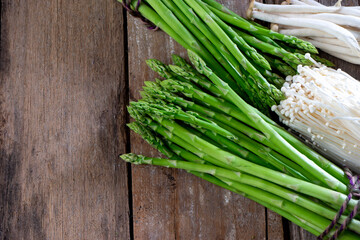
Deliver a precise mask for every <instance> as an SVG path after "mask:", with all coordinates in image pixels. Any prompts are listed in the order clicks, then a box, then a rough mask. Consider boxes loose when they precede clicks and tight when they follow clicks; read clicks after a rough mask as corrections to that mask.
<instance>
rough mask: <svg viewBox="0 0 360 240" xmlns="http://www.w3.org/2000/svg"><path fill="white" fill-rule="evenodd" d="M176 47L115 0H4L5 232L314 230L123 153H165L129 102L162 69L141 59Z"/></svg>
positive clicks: (170, 235)
mask: <svg viewBox="0 0 360 240" xmlns="http://www.w3.org/2000/svg"><path fill="white" fill-rule="evenodd" d="M223 2H226V5H228V6H229V7H231V8H232V9H234V10H236V11H238V12H240V13H241V14H244V12H245V9H246V8H247V5H248V2H247V0H242V1H235V0H233V1H223ZM323 2H326V1H325V0H324V1H323ZM328 2H329V1H328ZM333 3H335V0H333V1H331V4H333ZM346 3H347V4H355V5H356V4H359V2H358V1H357V0H353V1H346ZM171 53H177V54H180V55H182V56H185V52H184V50H183V48H182V47H180V46H179V45H178V44H177V43H176V42H174V41H173V40H171V39H170V38H169V37H168V36H166V35H165V34H164V33H162V32H160V31H157V32H153V31H149V30H147V29H146V28H145V27H144V26H143V25H142V24H141V23H140V22H139V21H138V20H135V19H133V18H130V17H129V16H128V15H126V14H125V12H124V11H123V9H122V7H121V5H120V4H119V3H117V2H116V1H115V0H102V1H99V0H77V1H70V0H49V1H36V0H22V1H20V0H1V55H0V71H1V81H0V144H1V148H0V150H1V151H0V156H1V161H0V191H1V193H0V239H11V240H12V239H15V240H17V239H276V240H281V239H315V238H314V237H313V236H311V235H309V234H308V233H306V232H305V231H303V230H301V229H299V228H297V227H296V226H294V225H293V224H291V223H289V222H287V221H286V220H284V219H282V218H281V217H279V216H278V215H276V214H274V213H273V212H271V211H268V210H267V209H265V208H264V207H262V206H261V205H259V204H256V203H254V202H252V201H250V200H247V199H246V198H244V197H241V196H238V195H236V194H232V193H230V192H228V191H226V190H223V189H220V188H218V187H216V186H213V185H211V184H209V183H207V182H204V181H202V180H199V179H197V178H196V177H194V176H192V175H190V174H187V173H185V172H184V171H177V170H172V169H165V168H160V167H153V166H130V165H127V164H125V163H124V162H122V161H120V160H119V159H118V157H117V156H118V155H119V154H120V153H125V152H130V151H132V152H135V153H139V154H145V155H149V156H157V155H158V153H157V152H156V151H155V150H153V149H151V148H150V147H149V146H148V145H147V144H146V143H145V142H144V141H142V140H141V139H140V138H139V137H138V136H136V135H135V134H133V133H130V132H129V130H128V129H127V128H126V126H125V124H126V123H127V122H129V116H128V114H127V112H126V105H127V104H128V103H129V101H131V100H136V99H138V98H139V90H140V89H141V86H142V84H143V81H145V80H153V79H154V78H155V77H156V75H155V74H154V73H153V72H151V71H150V70H149V68H148V67H147V66H146V64H145V59H148V58H157V59H160V60H162V61H164V62H167V63H169V62H170V54H171ZM335 62H336V63H338V66H339V67H341V68H343V69H344V70H345V71H347V72H349V73H351V74H352V75H353V76H357V77H359V76H360V68H359V67H356V66H354V65H351V64H347V63H344V62H341V61H338V60H336V61H335Z"/></svg>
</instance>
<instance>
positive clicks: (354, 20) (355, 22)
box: [279, 13, 360, 29]
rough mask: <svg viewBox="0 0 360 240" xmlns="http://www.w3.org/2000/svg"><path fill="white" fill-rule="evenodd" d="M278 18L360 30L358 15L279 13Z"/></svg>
mask: <svg viewBox="0 0 360 240" xmlns="http://www.w3.org/2000/svg"><path fill="white" fill-rule="evenodd" d="M279 16H283V17H290V18H292V17H297V18H311V19H320V20H325V21H329V22H332V23H336V24H338V25H344V26H350V27H354V28H357V29H360V13H359V17H355V16H350V15H341V14H336V13H316V14H293V13H281V14H279Z"/></svg>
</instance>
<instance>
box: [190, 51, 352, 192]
mask: <svg viewBox="0 0 360 240" xmlns="http://www.w3.org/2000/svg"><path fill="white" fill-rule="evenodd" d="M189 57H190V59H191V61H192V63H193V64H194V66H195V67H196V69H197V70H198V71H199V72H200V73H202V74H205V76H207V77H208V78H209V79H210V80H212V81H213V83H214V84H215V85H218V86H221V87H223V88H226V89H228V90H229V91H228V93H227V94H228V95H229V99H231V100H232V101H233V103H234V105H236V106H237V107H238V108H239V109H241V111H242V112H243V113H244V114H245V115H246V116H247V117H248V118H249V119H250V120H251V121H252V122H253V125H255V126H257V127H258V128H259V129H260V130H261V131H262V132H263V133H264V135H265V136H266V137H267V138H268V139H269V140H270V139H271V140H272V141H273V143H275V144H277V145H278V147H279V148H280V149H281V152H282V153H283V154H284V155H285V156H287V157H289V158H290V159H293V160H294V161H295V162H296V163H298V164H299V165H300V166H302V167H303V168H304V169H307V170H308V171H309V173H310V174H311V175H313V176H314V177H316V178H318V180H320V181H321V182H323V183H324V184H325V185H326V186H329V187H330V188H331V189H334V190H337V191H339V192H342V193H346V192H347V187H346V185H345V184H343V183H342V182H340V181H339V180H337V179H336V178H335V177H333V176H332V175H330V174H329V173H327V172H326V171H324V170H323V169H322V168H320V167H319V166H318V165H316V164H315V163H314V162H312V161H310V160H309V159H308V158H307V157H306V156H305V155H303V154H302V153H300V152H299V151H298V150H297V149H295V148H294V147H293V146H292V145H291V144H289V143H288V142H287V141H285V140H284V139H283V138H282V137H281V136H280V135H279V134H278V133H277V132H276V131H275V130H274V129H273V128H272V126H271V125H270V124H268V123H267V122H266V121H264V119H263V118H262V117H261V116H260V115H259V114H258V113H256V112H254V111H253V110H252V108H251V107H250V106H249V105H247V104H246V103H245V102H244V101H243V100H242V99H241V98H240V97H239V96H238V95H237V94H236V93H235V92H234V91H233V90H232V89H231V88H230V87H229V86H228V84H226V83H225V82H224V81H222V80H221V79H220V78H219V77H218V76H217V75H216V74H214V73H213V72H212V71H211V69H209V68H208V67H207V66H206V64H205V62H204V61H203V60H201V58H200V57H199V56H197V55H196V54H195V53H193V52H191V51H189Z"/></svg>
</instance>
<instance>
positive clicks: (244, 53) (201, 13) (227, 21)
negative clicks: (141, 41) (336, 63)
mask: <svg viewBox="0 0 360 240" xmlns="http://www.w3.org/2000/svg"><path fill="white" fill-rule="evenodd" d="M119 1H120V2H122V0H119ZM123 5H124V6H125V7H126V8H127V9H129V10H130V11H132V12H136V13H135V15H139V14H141V15H142V16H143V17H145V18H146V19H148V20H150V21H151V22H152V23H154V25H155V26H156V27H157V28H160V29H162V30H163V31H165V32H166V33H168V34H169V35H170V36H171V37H172V38H173V39H175V40H176V41H177V42H178V43H180V44H181V45H182V46H184V47H185V48H186V49H188V50H191V51H193V52H195V53H197V54H198V55H199V56H201V57H202V58H203V59H204V60H205V62H206V64H208V66H209V67H210V68H211V69H212V70H213V71H214V72H215V73H216V74H217V75H219V76H221V77H222V79H223V80H224V81H225V82H227V83H228V84H229V85H230V86H231V88H232V89H234V90H235V91H236V92H237V93H238V94H239V95H240V96H241V97H242V98H243V99H244V100H245V101H246V102H248V103H250V104H251V105H253V106H255V107H256V108H257V109H259V110H260V111H261V112H263V113H265V114H268V113H269V109H270V107H271V106H273V105H275V104H278V103H279V102H280V100H282V99H283V98H284V95H283V93H282V92H281V91H280V90H279V89H280V87H281V86H282V84H283V83H284V77H286V76H287V75H289V74H295V71H296V67H297V65H299V64H301V65H311V64H312V62H311V61H309V60H308V59H305V57H304V53H305V52H309V53H312V54H313V55H312V56H313V57H315V58H316V59H317V60H318V61H323V62H324V63H326V64H331V63H329V62H328V61H326V60H322V59H320V58H319V57H317V56H316V55H315V54H316V53H317V50H316V48H315V47H314V46H313V45H312V44H310V43H309V42H306V41H303V40H301V39H298V38H296V37H293V36H287V35H283V34H280V33H277V32H273V31H271V30H269V29H266V28H264V27H262V26H259V25H257V24H256V23H251V22H249V21H247V20H245V19H243V18H241V17H240V16H238V15H236V14H235V13H233V12H231V11H230V10H228V9H225V8H224V7H223V6H222V5H221V4H219V3H217V2H216V1H214V0H181V1H172V0H146V1H142V2H141V4H138V1H136V0H134V1H130V3H123ZM131 9H132V10H131Z"/></svg>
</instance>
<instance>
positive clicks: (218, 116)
mask: <svg viewBox="0 0 360 240" xmlns="http://www.w3.org/2000/svg"><path fill="white" fill-rule="evenodd" d="M145 84H147V85H148V84H151V86H152V87H145V88H144V89H145V90H146V91H149V94H150V95H153V96H155V98H160V99H164V100H166V101H168V102H171V103H175V104H177V105H179V106H182V107H183V108H185V109H187V110H190V111H194V112H198V113H200V114H202V115H203V116H206V117H209V118H212V119H214V120H216V121H218V123H219V122H222V123H224V124H225V125H229V126H230V127H231V128H234V129H236V130H238V131H240V132H242V133H244V134H245V135H247V136H249V137H250V138H252V139H254V140H256V141H258V142H260V143H262V144H264V145H266V146H268V147H271V148H272V149H275V150H276V151H278V152H281V148H279V147H278V145H277V144H274V143H272V142H271V141H269V140H268V139H267V138H266V137H265V136H264V135H263V134H262V133H261V132H258V131H256V130H254V129H253V128H250V127H248V126H247V125H249V126H252V127H255V129H257V130H260V129H259V128H256V126H254V125H252V124H251V121H250V119H249V118H247V117H246V116H245V115H244V113H243V112H241V111H240V110H239V108H236V107H235V105H232V104H226V103H225V105H223V104H224V102H219V100H218V99H216V98H213V99H211V100H210V101H207V98H206V97H204V98H199V100H200V101H199V103H202V104H203V103H206V104H205V105H204V107H203V106H200V105H198V104H196V103H194V102H191V101H189V100H185V99H183V98H181V97H179V96H175V95H172V94H170V93H168V92H166V91H165V89H163V90H162V91H159V92H157V91H156V89H154V88H155V86H154V84H155V83H152V82H146V83H145ZM190 89H191V88H190ZM226 92H227V91H225V89H222V90H221V94H224V93H226ZM204 94H205V93H203V95H204ZM192 96H194V95H192ZM209 97H211V96H209ZM207 106H212V107H214V108H216V109H218V110H219V111H221V112H223V113H221V112H217V111H215V110H210V109H209V108H208V107H207ZM229 109H231V110H229ZM225 113H227V114H230V115H227V114H225ZM262 118H263V119H264V120H265V121H267V122H271V121H270V119H267V117H265V116H262ZM236 119H238V120H239V121H238V120H236ZM244 123H245V124H244ZM270 124H274V123H270ZM271 126H272V128H273V129H274V130H275V131H276V132H278V133H279V134H280V135H281V136H282V137H284V138H285V140H286V141H287V142H289V143H290V144H291V145H292V146H294V147H295V148H296V149H298V150H299V151H300V152H301V153H303V154H305V156H306V157H308V158H309V159H311V160H312V161H314V162H315V163H316V164H317V165H319V166H320V167H321V168H322V169H324V170H325V171H327V172H328V173H330V174H331V175H333V176H334V177H335V178H337V179H338V180H340V181H341V182H343V183H347V181H348V180H347V178H346V177H345V175H344V172H343V171H342V170H341V169H340V168H338V167H337V166H336V165H334V164H333V163H331V162H330V161H328V160H327V159H325V158H324V157H322V156H321V155H319V154H317V153H316V152H314V151H313V150H312V149H310V148H309V147H307V146H306V145H305V144H303V143H301V142H300V141H298V140H297V139H296V138H295V137H293V136H292V135H291V134H290V133H288V132H287V131H285V130H283V129H281V128H279V127H278V126H277V125H271ZM228 130H229V129H228ZM302 173H303V174H307V172H305V173H304V172H302Z"/></svg>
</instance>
